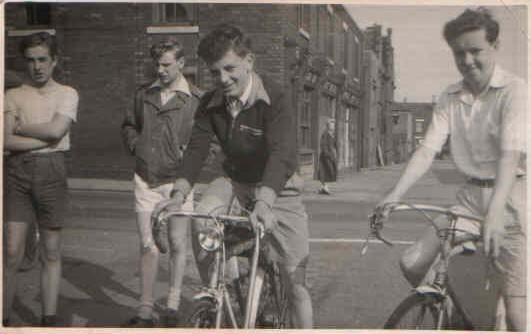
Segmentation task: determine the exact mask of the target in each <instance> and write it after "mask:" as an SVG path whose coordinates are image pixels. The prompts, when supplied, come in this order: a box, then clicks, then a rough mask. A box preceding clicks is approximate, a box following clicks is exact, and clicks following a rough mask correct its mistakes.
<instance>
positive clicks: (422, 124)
mask: <svg viewBox="0 0 531 334" xmlns="http://www.w3.org/2000/svg"><path fill="white" fill-rule="evenodd" d="M434 107H435V98H434V99H433V102H431V103H430V102H395V103H393V107H392V113H393V117H396V116H397V115H399V116H400V117H403V116H402V115H405V114H409V115H410V116H408V117H410V118H411V122H412V126H413V131H412V133H411V139H409V137H408V140H411V142H412V143H413V150H414V149H415V147H416V146H418V145H419V144H420V143H421V142H422V140H424V136H425V134H426V130H427V129H428V126H429V125H430V123H431V119H432V116H433V109H434ZM395 145H396V144H395ZM400 149H403V148H400ZM449 154H450V147H449V143H448V142H446V144H445V145H444V146H443V148H442V151H441V153H440V154H439V155H438V157H439V158H446V157H447V156H448V155H449ZM402 161H403V160H402Z"/></svg>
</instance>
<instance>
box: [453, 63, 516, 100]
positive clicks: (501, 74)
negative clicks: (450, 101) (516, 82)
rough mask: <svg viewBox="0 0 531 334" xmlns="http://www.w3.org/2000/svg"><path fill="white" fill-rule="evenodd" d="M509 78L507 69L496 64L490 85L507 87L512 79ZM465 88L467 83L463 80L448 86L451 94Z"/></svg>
mask: <svg viewBox="0 0 531 334" xmlns="http://www.w3.org/2000/svg"><path fill="white" fill-rule="evenodd" d="M509 79H510V78H509V76H508V75H507V72H505V70H504V69H503V68H501V67H500V66H498V65H495V66H494V70H493V72H492V77H491V78H490V81H489V87H492V88H501V87H505V86H506V85H507V84H508V83H509V81H510V80H509ZM465 89H466V88H465V84H464V82H463V80H461V81H459V82H458V83H455V84H453V85H451V86H450V87H449V88H448V92H449V93H450V94H456V93H460V92H462V91H464V90H465Z"/></svg>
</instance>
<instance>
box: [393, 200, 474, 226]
mask: <svg viewBox="0 0 531 334" xmlns="http://www.w3.org/2000/svg"><path fill="white" fill-rule="evenodd" d="M389 205H390V206H391V212H393V211H423V212H426V211H428V212H433V213H439V214H443V215H447V216H450V217H456V218H458V217H460V218H465V219H470V220H474V221H477V222H478V223H481V222H482V221H483V217H480V216H476V215H473V214H467V213H461V212H458V211H455V210H452V209H449V208H445V207H442V206H437V205H430V204H409V203H402V202H399V203H389Z"/></svg>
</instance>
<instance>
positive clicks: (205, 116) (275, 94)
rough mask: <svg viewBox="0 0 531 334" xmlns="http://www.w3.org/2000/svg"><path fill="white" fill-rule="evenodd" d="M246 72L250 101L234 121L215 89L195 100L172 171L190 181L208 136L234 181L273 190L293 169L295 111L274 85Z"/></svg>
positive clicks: (203, 155)
mask: <svg viewBox="0 0 531 334" xmlns="http://www.w3.org/2000/svg"><path fill="white" fill-rule="evenodd" d="M252 75H253V88H252V90H251V95H250V98H249V102H250V103H251V104H250V105H248V106H244V109H243V110H242V111H241V112H240V113H239V114H238V115H237V116H236V118H235V119H233V118H232V117H231V115H230V114H229V112H228V111H227V110H226V106H225V97H224V95H223V93H222V91H221V90H214V91H212V92H209V93H207V94H205V96H204V97H203V99H202V100H201V104H200V106H199V108H198V111H197V114H196V118H195V122H194V127H193V130H192V136H191V139H190V143H189V145H188V147H187V150H186V152H185V154H184V162H183V164H182V166H181V167H180V168H179V173H178V177H179V178H185V179H186V180H187V181H188V182H189V184H190V185H193V184H194V183H195V181H196V179H197V177H198V175H199V172H200V170H201V167H202V165H203V161H204V160H205V158H206V157H207V155H208V151H209V142H210V140H211V138H212V136H213V135H215V136H216V137H217V138H218V140H219V143H220V145H221V148H222V149H223V153H224V154H225V156H226V159H225V161H224V163H223V169H224V170H225V172H226V174H227V175H228V176H229V177H230V178H231V179H233V180H235V181H237V182H243V183H257V184H260V185H261V186H267V187H269V188H271V189H273V190H274V191H275V193H276V194H279V192H280V191H281V190H282V189H283V187H284V186H285V184H286V181H287V180H288V179H289V178H290V177H291V176H292V175H293V173H294V172H295V170H296V167H297V156H296V153H297V150H296V133H297V128H296V123H295V115H296V114H295V109H294V108H291V107H290V106H289V104H288V101H287V98H286V96H285V95H284V92H283V91H282V88H281V87H280V86H279V85H278V84H276V83H274V82H272V81H270V80H268V79H267V78H264V79H261V78H260V77H259V76H258V75H257V74H255V73H253V74H252Z"/></svg>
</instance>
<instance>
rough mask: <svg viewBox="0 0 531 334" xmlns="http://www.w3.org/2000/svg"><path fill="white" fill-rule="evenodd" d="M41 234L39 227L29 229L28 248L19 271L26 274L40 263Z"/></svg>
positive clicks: (26, 247) (27, 236) (25, 250)
mask: <svg viewBox="0 0 531 334" xmlns="http://www.w3.org/2000/svg"><path fill="white" fill-rule="evenodd" d="M39 243H40V234H39V230H38V227H37V226H35V225H33V226H31V227H30V228H29V229H28V232H27V235H26V246H25V248H24V257H23V258H22V263H21V264H20V266H19V268H18V271H19V272H26V271H30V270H32V269H33V268H35V266H36V265H37V263H38V262H39V258H40V247H39Z"/></svg>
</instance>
